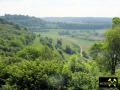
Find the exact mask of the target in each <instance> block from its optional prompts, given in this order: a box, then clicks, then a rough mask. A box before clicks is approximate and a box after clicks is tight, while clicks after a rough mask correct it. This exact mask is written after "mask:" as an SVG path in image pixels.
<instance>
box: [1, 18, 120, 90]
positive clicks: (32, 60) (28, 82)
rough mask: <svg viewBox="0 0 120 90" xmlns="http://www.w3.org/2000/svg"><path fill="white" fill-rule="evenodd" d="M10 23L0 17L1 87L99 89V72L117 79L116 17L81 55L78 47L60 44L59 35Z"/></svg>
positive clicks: (8, 89) (6, 89)
mask: <svg viewBox="0 0 120 90" xmlns="http://www.w3.org/2000/svg"><path fill="white" fill-rule="evenodd" d="M14 23H15V22H13V23H12V22H10V21H9V22H8V21H6V20H4V19H0V72H1V73H0V89H1V90H99V87H98V85H99V84H98V80H99V76H111V75H115V76H117V77H118V78H119V80H120V69H119V61H120V60H119V59H120V57H119V53H120V52H119V51H120V50H119V47H120V43H119V39H120V38H119V37H120V26H119V25H120V19H119V18H113V23H112V28H111V29H110V30H108V31H107V32H106V33H105V39H104V40H103V41H101V42H96V43H95V44H94V45H93V46H92V47H91V48H90V49H89V50H88V51H83V52H82V55H80V53H81V50H80V48H79V49H78V50H76V49H74V48H73V47H71V46H70V45H66V46H65V47H63V42H62V39H57V41H55V42H53V40H52V39H51V38H49V37H44V36H42V35H41V34H38V33H35V32H34V33H33V32H30V30H29V29H27V28H26V27H25V26H21V25H18V24H19V23H17V24H14ZM114 55H115V56H116V57H114ZM114 60H117V62H116V63H113V62H114ZM119 82H120V81H119ZM102 90H103V89H102Z"/></svg>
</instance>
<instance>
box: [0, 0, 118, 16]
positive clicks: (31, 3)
mask: <svg viewBox="0 0 120 90" xmlns="http://www.w3.org/2000/svg"><path fill="white" fill-rule="evenodd" d="M5 13H6V14H24V15H30V16H37V17H54V16H56V17H67V16H68V17H87V16H88V17H115V16H120V0H0V15H4V14H5Z"/></svg>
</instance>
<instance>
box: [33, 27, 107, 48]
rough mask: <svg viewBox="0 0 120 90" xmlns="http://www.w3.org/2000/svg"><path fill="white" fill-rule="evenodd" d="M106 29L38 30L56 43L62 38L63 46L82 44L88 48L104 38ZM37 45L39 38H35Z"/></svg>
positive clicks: (81, 45)
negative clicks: (67, 33)
mask: <svg viewBox="0 0 120 90" xmlns="http://www.w3.org/2000/svg"><path fill="white" fill-rule="evenodd" d="M66 31H68V32H69V35H60V34H59V32H66ZM104 32H105V30H64V29H53V30H49V32H36V34H41V36H47V37H49V38H52V39H53V41H54V43H56V41H57V39H62V42H63V47H65V46H66V45H70V46H71V47H75V46H78V47H79V46H80V47H82V48H83V50H88V49H89V48H90V47H91V45H93V44H94V43H95V42H97V41H98V40H103V39H104V37H103V34H104ZM35 45H39V43H38V40H37V39H36V40H35Z"/></svg>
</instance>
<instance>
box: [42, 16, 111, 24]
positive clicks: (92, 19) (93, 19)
mask: <svg viewBox="0 0 120 90" xmlns="http://www.w3.org/2000/svg"><path fill="white" fill-rule="evenodd" d="M44 20H46V21H49V22H68V23H69V22H74V23H108V24H111V23H112V18H107V17H46V18H44Z"/></svg>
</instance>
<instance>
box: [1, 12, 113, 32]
mask: <svg viewBox="0 0 120 90" xmlns="http://www.w3.org/2000/svg"><path fill="white" fill-rule="evenodd" d="M1 18H3V19H5V20H8V21H10V22H13V23H16V24H19V25H21V26H25V27H27V28H29V29H30V30H32V31H46V30H47V29H67V30H71V29H72V30H78V29H88V30H96V29H107V28H111V24H112V18H102V17H101V18H97V17H94V18H93V17H62V18H60V17H46V18H37V17H30V16H24V15H9V14H7V15H5V16H1Z"/></svg>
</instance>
